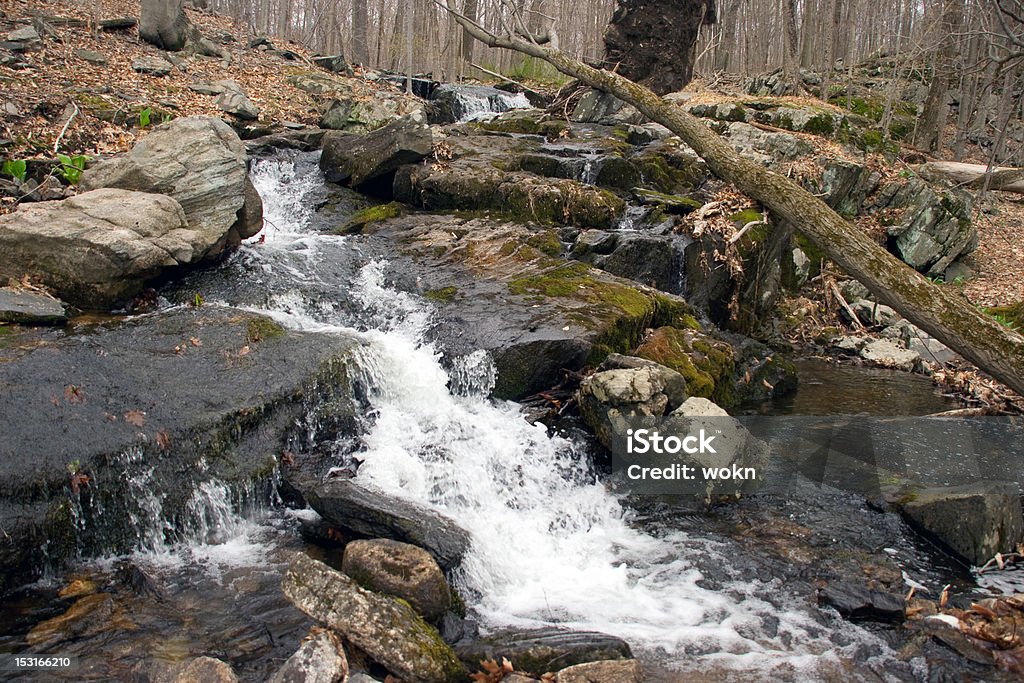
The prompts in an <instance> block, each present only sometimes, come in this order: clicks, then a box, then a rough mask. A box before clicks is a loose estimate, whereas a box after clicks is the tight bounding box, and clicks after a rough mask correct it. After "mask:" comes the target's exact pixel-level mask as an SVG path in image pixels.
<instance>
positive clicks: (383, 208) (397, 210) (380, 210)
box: [332, 202, 402, 235]
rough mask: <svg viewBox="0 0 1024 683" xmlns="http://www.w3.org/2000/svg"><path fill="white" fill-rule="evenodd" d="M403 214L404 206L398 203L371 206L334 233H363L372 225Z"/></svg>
mask: <svg viewBox="0 0 1024 683" xmlns="http://www.w3.org/2000/svg"><path fill="white" fill-rule="evenodd" d="M401 214H402V205H401V204H399V203H398V202H390V203H388V204H380V205H379V206H371V207H368V208H365V209H363V210H362V211H360V212H359V213H357V214H356V215H355V216H352V218H351V219H349V221H348V222H347V223H345V225H342V226H341V227H338V228H335V229H334V230H333V231H332V232H333V233H334V234H335V235H349V234H352V233H356V232H361V231H362V230H363V228H365V227H366V226H367V225H370V224H371V223H378V222H380V221H386V220H389V219H391V218H397V217H398V216H400V215H401Z"/></svg>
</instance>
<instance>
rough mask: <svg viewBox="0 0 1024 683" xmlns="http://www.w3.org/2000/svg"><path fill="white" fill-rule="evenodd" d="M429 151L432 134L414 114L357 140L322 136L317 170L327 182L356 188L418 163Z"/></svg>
mask: <svg viewBox="0 0 1024 683" xmlns="http://www.w3.org/2000/svg"><path fill="white" fill-rule="evenodd" d="M433 148H434V134H433V131H432V130H431V128H430V126H429V125H427V123H426V122H425V120H424V118H423V116H422V115H420V114H414V115H412V116H408V117H405V118H402V119H398V120H397V121H394V122H392V123H389V124H388V125H386V126H384V127H383V128H380V129H378V130H375V131H373V132H372V133H367V134H366V135H365V136H363V137H361V138H354V137H352V136H350V135H344V134H340V133H328V134H327V135H325V136H324V148H323V154H322V155H321V157H320V168H322V169H323V170H324V173H325V174H326V175H327V179H328V180H330V181H332V182H347V183H348V184H349V185H351V186H352V187H355V188H358V187H360V186H363V185H365V184H366V183H368V182H370V181H373V180H376V179H378V178H383V177H387V176H390V175H391V174H393V173H394V172H395V170H397V169H398V167H399V166H402V165H404V164H414V163H416V162H419V161H422V160H423V159H425V158H426V157H427V156H429V155H430V154H431V153H432V152H433ZM388 184H389V185H390V183H388Z"/></svg>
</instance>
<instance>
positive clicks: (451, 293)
mask: <svg viewBox="0 0 1024 683" xmlns="http://www.w3.org/2000/svg"><path fill="white" fill-rule="evenodd" d="M458 294H459V288H458V287H441V288H440V289H428V290H427V291H426V292H424V293H423V296H425V297H427V298H428V299H430V300H431V301H437V302H438V303H442V304H450V303H451V302H452V301H454V300H455V297H456V296H458Z"/></svg>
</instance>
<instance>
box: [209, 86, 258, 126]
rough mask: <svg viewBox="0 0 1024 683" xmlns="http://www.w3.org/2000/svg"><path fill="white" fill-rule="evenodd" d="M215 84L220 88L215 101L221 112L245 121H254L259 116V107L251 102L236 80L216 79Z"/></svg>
mask: <svg viewBox="0 0 1024 683" xmlns="http://www.w3.org/2000/svg"><path fill="white" fill-rule="evenodd" d="M215 85H216V86H219V87H221V88H222V91H221V92H220V94H219V95H217V102H216V104H217V106H218V107H220V110H221V111H222V112H224V113H226V114H231V115H232V116H237V117H238V118H240V119H243V120H245V121H255V120H256V119H257V118H259V115H260V108H259V107H257V106H256V105H255V104H253V101H252V100H250V99H249V96H248V95H246V94H245V91H244V90H243V89H242V86H240V85H238V83H237V82H235V81H217V83H216V84H215Z"/></svg>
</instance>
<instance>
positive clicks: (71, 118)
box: [53, 100, 78, 154]
mask: <svg viewBox="0 0 1024 683" xmlns="http://www.w3.org/2000/svg"><path fill="white" fill-rule="evenodd" d="M71 106H72V107H74V108H75V110H74V111H73V112H71V116H69V117H68V120H67V121H65V122H64V127H63V128H61V129H60V135H58V136H57V139H56V140H55V141H54V142H53V153H54V154H56V153H57V151H58V150H59V149H60V141H61V140H62V139H64V133H67V132H68V126H70V125H71V122H72V121H74V120H75V117H76V116H78V104H77V103H76V102H75V101H74V100H71Z"/></svg>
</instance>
